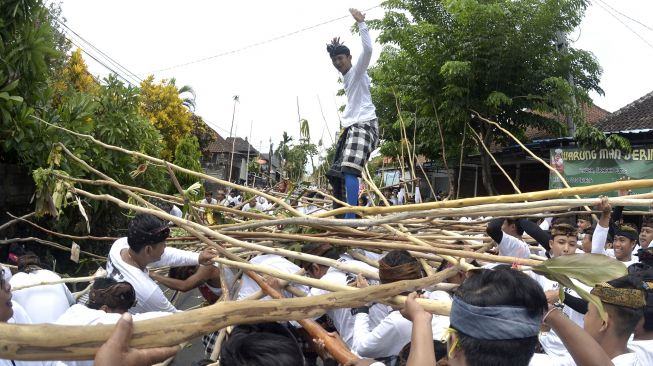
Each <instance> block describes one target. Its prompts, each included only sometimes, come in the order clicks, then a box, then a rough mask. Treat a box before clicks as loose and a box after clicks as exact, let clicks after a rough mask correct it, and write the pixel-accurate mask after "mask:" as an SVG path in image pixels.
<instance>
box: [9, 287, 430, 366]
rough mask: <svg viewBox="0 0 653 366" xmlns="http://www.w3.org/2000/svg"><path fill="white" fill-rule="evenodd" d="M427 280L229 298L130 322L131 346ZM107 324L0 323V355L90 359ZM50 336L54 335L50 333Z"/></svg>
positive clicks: (317, 311) (285, 315) (295, 315)
mask: <svg viewBox="0 0 653 366" xmlns="http://www.w3.org/2000/svg"><path fill="white" fill-rule="evenodd" d="M432 282H433V278H428V277H427V278H422V279H419V280H411V281H400V282H395V283H391V284H387V285H381V286H370V287H368V288H365V289H360V290H357V291H338V292H332V293H328V294H325V295H321V296H311V297H304V298H293V299H283V300H270V301H259V300H253V301H229V302H224V303H219V304H216V305H213V306H207V307H204V308H201V309H197V310H192V311H188V312H182V313H175V314H173V315H170V316H166V317H163V318H157V319H151V320H144V321H139V322H136V323H135V324H134V334H133V336H132V340H131V342H130V346H131V347H138V348H149V347H162V346H173V345H178V344H180V343H182V342H185V341H187V340H190V339H192V338H195V337H198V336H200V335H203V334H207V333H211V332H213V331H216V330H218V329H222V328H224V327H227V326H229V325H234V324H253V323H259V322H265V321H278V320H298V319H306V318H313V317H317V316H320V315H322V314H324V313H325V312H326V311H327V310H329V309H333V308H348V307H357V306H362V305H364V304H366V303H367V302H370V301H375V300H378V299H383V298H389V297H393V296H395V295H397V294H399V293H402V292H408V291H415V290H417V289H422V288H425V287H427V286H429V285H430V284H431V283H432ZM113 328H114V326H113V325H93V326H64V325H52V324H39V325H16V324H6V323H4V324H0V358H2V359H10V360H84V359H92V358H93V357H94V356H95V352H96V351H97V349H98V348H99V347H100V346H101V345H102V344H103V343H104V342H105V341H106V340H107V339H108V338H109V336H110V334H111V332H112V331H113ZM53 334H56V335H57V336H56V337H53V336H52V335H53Z"/></svg>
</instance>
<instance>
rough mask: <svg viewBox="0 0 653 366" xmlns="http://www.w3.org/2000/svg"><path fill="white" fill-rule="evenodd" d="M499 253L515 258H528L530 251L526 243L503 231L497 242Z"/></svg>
mask: <svg viewBox="0 0 653 366" xmlns="http://www.w3.org/2000/svg"><path fill="white" fill-rule="evenodd" d="M499 255H502V256H508V257H517V258H530V255H531V251H530V249H529V248H528V244H526V243H525V242H524V241H522V240H519V239H517V238H515V237H514V236H512V235H508V234H506V233H503V237H502V238H501V242H500V243H499Z"/></svg>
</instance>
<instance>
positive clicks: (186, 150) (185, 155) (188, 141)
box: [174, 136, 202, 187]
mask: <svg viewBox="0 0 653 366" xmlns="http://www.w3.org/2000/svg"><path fill="white" fill-rule="evenodd" d="M201 157H202V153H201V152H200V145H199V143H198V142H197V137H195V136H186V137H184V138H183V139H181V140H180V141H179V143H178V144H177V147H176V148H175V162H174V163H175V165H179V166H180V167H183V168H186V169H190V170H193V171H196V172H200V173H201V172H202V166H201V165H200V158H201ZM175 174H176V176H177V180H179V184H181V186H182V187H186V186H189V185H191V184H193V183H194V182H196V181H198V178H197V177H195V176H192V175H190V174H182V173H175Z"/></svg>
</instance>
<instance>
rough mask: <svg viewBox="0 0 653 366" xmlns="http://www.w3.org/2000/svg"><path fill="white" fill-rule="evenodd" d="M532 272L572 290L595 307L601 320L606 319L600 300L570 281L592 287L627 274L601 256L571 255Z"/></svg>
mask: <svg viewBox="0 0 653 366" xmlns="http://www.w3.org/2000/svg"><path fill="white" fill-rule="evenodd" d="M533 272H535V273H537V274H540V275H543V276H545V277H547V278H548V279H550V280H552V281H556V282H558V283H560V284H561V285H563V286H565V287H568V288H571V289H574V290H575V291H576V292H577V293H578V294H579V295H580V296H581V297H582V298H583V299H585V300H587V301H589V302H591V303H593V304H594V305H596V307H597V308H598V309H599V311H600V313H601V317H602V318H603V319H606V313H605V311H604V310H603V305H602V304H601V300H599V299H598V298H597V297H596V296H593V295H591V294H590V293H589V292H587V291H585V290H583V289H582V288H581V287H579V286H577V285H576V284H575V283H573V282H572V281H571V279H572V278H573V279H576V280H578V281H580V282H582V283H584V284H585V285H587V286H590V287H592V286H595V285H596V284H598V283H602V282H607V281H610V280H613V279H615V278H619V277H622V276H625V275H626V274H628V271H627V270H626V267H625V266H624V265H623V263H621V262H619V261H617V260H616V259H613V258H610V257H607V256H605V255H602V254H573V255H563V256H560V257H556V258H551V259H549V260H546V261H544V262H542V263H541V264H539V265H537V266H535V267H533Z"/></svg>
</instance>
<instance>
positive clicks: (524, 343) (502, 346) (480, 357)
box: [456, 267, 548, 366]
mask: <svg viewBox="0 0 653 366" xmlns="http://www.w3.org/2000/svg"><path fill="white" fill-rule="evenodd" d="M456 296H458V297H459V298H460V299H461V300H462V301H464V302H465V303H467V304H470V305H474V306H499V305H508V306H519V307H523V308H526V309H527V310H528V313H529V314H530V315H532V316H533V317H535V316H537V315H538V314H542V313H543V312H544V311H546V309H547V307H548V305H547V301H546V296H545V295H544V291H543V290H542V287H540V285H539V284H538V283H537V282H535V280H533V279H532V278H530V277H529V276H528V275H526V274H524V273H522V272H519V271H514V270H511V269H504V268H502V267H496V268H495V269H494V270H488V269H482V270H478V271H474V275H472V276H471V277H469V278H468V279H467V280H466V281H465V282H463V284H462V285H460V287H459V288H458V291H457V292H456ZM458 338H459V344H460V347H461V349H462V351H463V353H464V355H465V359H466V360H467V365H468V366H481V365H483V366H492V365H494V366H499V365H511V366H526V365H528V363H529V361H530V359H531V358H532V357H533V353H535V346H536V345H537V343H538V339H537V336H533V337H527V338H521V339H508V340H493V341H489V340H480V339H476V338H474V337H473V335H468V334H464V333H462V332H460V331H459V332H458Z"/></svg>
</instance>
